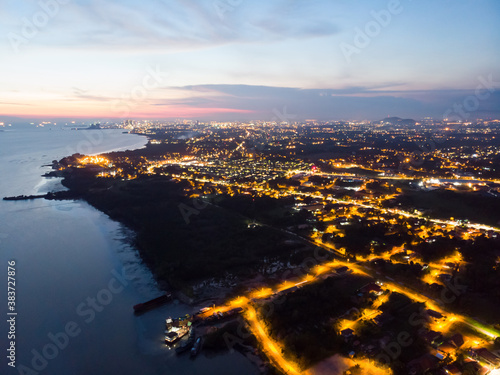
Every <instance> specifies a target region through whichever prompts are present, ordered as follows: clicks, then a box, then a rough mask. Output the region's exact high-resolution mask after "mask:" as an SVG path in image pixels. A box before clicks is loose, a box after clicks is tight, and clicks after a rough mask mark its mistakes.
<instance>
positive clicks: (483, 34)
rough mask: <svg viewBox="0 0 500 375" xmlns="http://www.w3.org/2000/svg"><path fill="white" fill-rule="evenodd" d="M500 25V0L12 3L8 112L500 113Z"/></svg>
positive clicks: (3, 82)
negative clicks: (459, 108) (463, 108)
mask: <svg viewBox="0 0 500 375" xmlns="http://www.w3.org/2000/svg"><path fill="white" fill-rule="evenodd" d="M499 21H500V2H499V1H498V0H479V1H478V0H418V1H416V0H413V1H411V0H400V1H397V0H382V1H379V0H359V1H353V0H324V1H320V0H302V1H298V0H275V1H270V0H266V1H261V0H215V1H214V0H208V1H205V0H197V1H195V0H178V1H176V0H163V1H162V0H148V1H144V0H141V1H132V0H120V1H118V0H115V1H110V0H88V1H86V0H71V1H69V0H59V1H57V0H41V1H40V2H38V1H23V2H20V1H17V0H5V1H3V2H2V6H1V8H0V36H1V42H0V56H1V57H0V69H1V71H2V74H1V76H0V121H1V120H2V116H5V117H7V116H27V117H33V118H41V117H51V118H54V117H59V116H60V117H65V118H68V117H88V118H123V117H127V118H165V119H174V118H196V119H204V120H247V119H283V120H290V119H296V120H302V119H311V118H315V119H323V120H329V119H356V120H360V119H369V120H375V119H380V118H383V117H385V116H400V117H413V118H421V117H424V116H433V117H435V118H443V117H446V115H448V114H449V109H450V108H453V105H466V106H467V108H468V113H469V114H470V116H471V118H474V117H490V118H491V117H497V118H498V117H500V91H499V89H500V64H499V62H500V22H499ZM485 82H486V83H485ZM488 83H489V84H488ZM471 97H473V98H476V99H477V100H476V99H471ZM447 111H448V112H447Z"/></svg>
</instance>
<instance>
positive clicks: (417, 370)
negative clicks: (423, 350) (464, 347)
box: [408, 354, 439, 375]
mask: <svg viewBox="0 0 500 375" xmlns="http://www.w3.org/2000/svg"><path fill="white" fill-rule="evenodd" d="M438 363H439V359H437V358H436V357H435V356H433V355H432V354H424V355H423V356H422V357H420V358H417V359H414V360H413V361H411V362H410V363H408V370H409V371H408V373H409V374H410V375H416V374H422V373H425V372H426V371H428V370H430V369H432V368H434V367H436V366H437V364H438Z"/></svg>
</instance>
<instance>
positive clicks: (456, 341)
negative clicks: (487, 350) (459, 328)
mask: <svg viewBox="0 0 500 375" xmlns="http://www.w3.org/2000/svg"><path fill="white" fill-rule="evenodd" d="M447 341H448V342H449V343H451V344H453V345H455V347H456V348H460V347H461V346H462V345H463V344H464V337H463V336H462V335H461V334H460V333H455V334H454V335H453V336H451V337H450V338H449V339H448V340H447Z"/></svg>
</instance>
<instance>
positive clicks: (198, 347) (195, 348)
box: [191, 337, 202, 357]
mask: <svg viewBox="0 0 500 375" xmlns="http://www.w3.org/2000/svg"><path fill="white" fill-rule="evenodd" d="M201 344H202V342H201V337H198V338H197V339H196V342H195V343H194V345H193V347H192V348H191V357H196V356H197V355H198V353H199V352H200V350H201Z"/></svg>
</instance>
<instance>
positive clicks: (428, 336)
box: [421, 330, 443, 345]
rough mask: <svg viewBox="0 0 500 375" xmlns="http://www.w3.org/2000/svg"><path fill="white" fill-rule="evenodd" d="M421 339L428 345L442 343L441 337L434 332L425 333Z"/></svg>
mask: <svg viewBox="0 0 500 375" xmlns="http://www.w3.org/2000/svg"><path fill="white" fill-rule="evenodd" d="M421 337H422V338H423V339H424V340H425V341H426V342H427V343H428V344H430V345H436V344H439V343H441V342H442V339H443V336H442V335H441V333H439V332H436V331H432V330H431V331H427V332H425V333H423V334H422V335H421Z"/></svg>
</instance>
